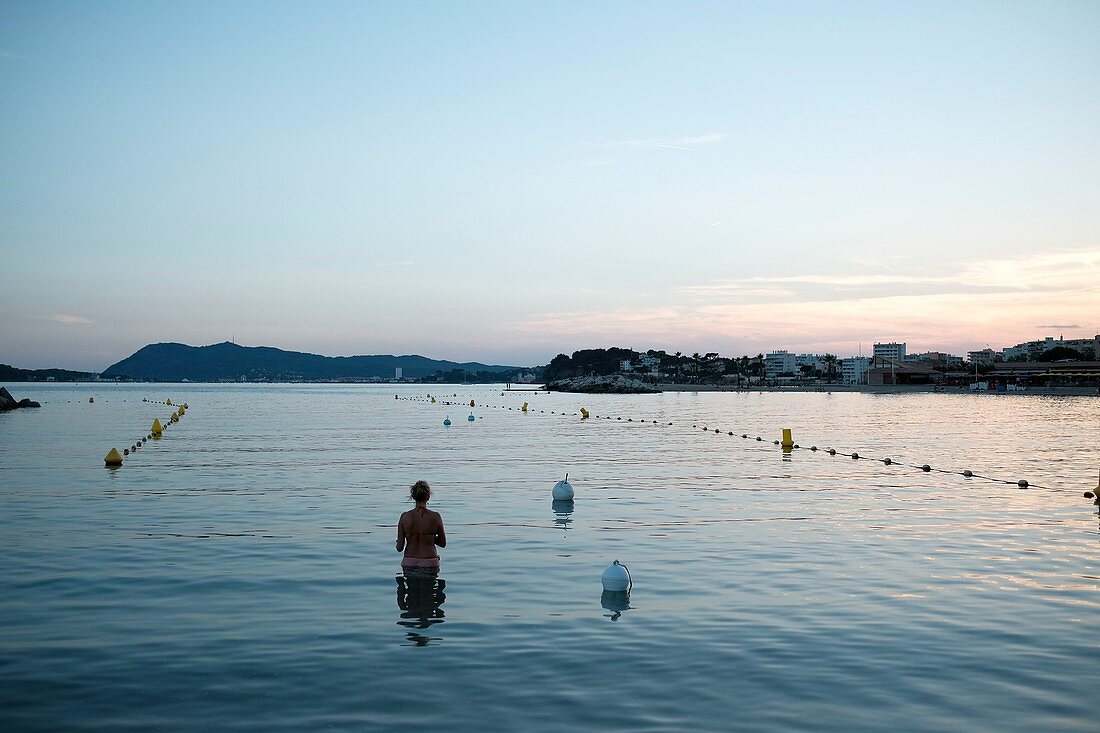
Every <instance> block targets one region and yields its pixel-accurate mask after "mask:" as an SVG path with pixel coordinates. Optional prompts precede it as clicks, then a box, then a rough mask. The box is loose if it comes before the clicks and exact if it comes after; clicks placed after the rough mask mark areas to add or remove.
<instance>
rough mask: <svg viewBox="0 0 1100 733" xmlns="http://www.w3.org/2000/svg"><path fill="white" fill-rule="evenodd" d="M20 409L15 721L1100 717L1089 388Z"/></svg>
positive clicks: (50, 397)
mask: <svg viewBox="0 0 1100 733" xmlns="http://www.w3.org/2000/svg"><path fill="white" fill-rule="evenodd" d="M13 387H14V389H13V390H12V391H13V393H15V396H16V398H22V397H31V398H32V399H37V400H39V401H42V402H43V403H45V404H44V405H43V407H42V409H40V410H20V411H17V412H14V413H9V414H4V415H0V680H2V682H0V729H3V730H7V731H22V730H27V731H33V730H66V731H72V730H111V731H148V730H180V731H200V730H201V731H207V730H225V731H233V730H250V731H251V730H264V731H269V730H276V731H278V730H287V731H291V730H293V731H298V730H387V731H388V730H402V731H407V730H428V729H432V730H456V731H464V730H471V731H473V730H477V731H509V730H520V729H522V730H532V731H578V730H608V731H617V730H621V731H628V730H629V731H683V730H700V731H730V730H746V731H748V730H751V731H880V730H891V729H892V730H902V731H975V730H988V731H1095V730H1096V719H1095V710H1094V705H1093V703H1094V702H1095V698H1096V692H1097V689H1098V688H1097V681H1098V679H1100V678H1098V673H1100V613H1098V610H1100V543H1098V540H1100V527H1098V518H1097V513H1096V508H1095V507H1093V506H1091V504H1090V502H1088V501H1087V500H1085V499H1083V498H1082V497H1081V492H1082V491H1084V490H1086V489H1089V488H1092V487H1093V486H1095V485H1096V483H1097V469H1098V468H1100V450H1098V446H1100V400H1098V399H1097V398H1088V397H1082V398H1072V397H1058V398H1042V397H1027V396H992V395H944V394H934V395H927V394H924V395H860V394H832V395H830V394H714V393H700V394H691V393H679V394H663V395H646V396H600V397H596V396H579V395H540V396H530V395H523V394H508V395H504V396H502V395H501V392H500V389H499V388H491V387H448V388H440V389H438V390H431V391H433V392H439V393H443V392H444V391H446V392H447V393H451V394H454V393H457V394H458V395H459V398H461V400H463V401H465V402H466V404H467V406H465V407H460V406H447V405H439V404H436V405H432V404H428V403H426V402H420V401H414V400H412V399H401V400H395V399H394V394H395V392H396V393H398V394H400V395H402V397H403V398H413V397H423V396H424V395H425V393H426V392H427V391H429V390H427V389H424V388H420V387H415V388H413V387H393V386H388V387H362V386H344V385H339V386H328V385H276V386H269V385H218V386H210V385H117V386H116V385H82V386H69V385H45V386H43V385H13ZM89 396H94V397H95V403H94V404H89V403H88V397H89ZM166 398H171V399H172V400H173V401H174V402H184V401H186V402H187V403H188V404H189V405H190V410H189V411H188V413H187V415H186V416H185V417H184V418H183V419H182V421H181V422H180V423H179V424H178V425H176V426H173V427H172V428H171V429H170V430H169V431H168V432H167V433H166V434H165V437H164V438H163V439H162V440H160V441H156V442H150V443H148V444H147V445H146V447H144V448H143V449H141V450H140V451H138V453H137V455H135V456H132V457H129V458H128V459H127V460H126V464H125V466H124V467H123V468H121V469H119V470H108V469H105V468H104V467H103V460H102V459H103V456H104V454H106V453H107V451H108V450H109V449H110V448H111V447H117V448H118V449H119V450H120V451H121V449H122V448H123V447H128V446H129V445H131V444H132V443H133V442H135V441H136V440H137V439H138V438H139V437H141V436H144V435H145V434H146V433H147V432H148V430H149V425H150V423H151V422H152V420H153V418H154V417H159V418H161V419H162V420H163V419H164V418H165V417H166V416H167V415H169V414H170V413H171V408H168V407H165V406H163V405H157V404H151V403H146V402H143V401H142V400H143V399H149V400H159V401H163V400H165V399H166ZM471 398H472V399H474V400H475V401H476V403H477V407H475V408H473V409H472V410H471V409H470V408H469V407H468V400H469V399H471ZM456 399H457V398H456ZM524 400H527V401H529V402H530V403H531V409H532V411H531V412H530V413H528V414H526V415H524V414H521V413H520V412H519V411H518V407H519V405H520V404H521V403H522V402H523V401H524ZM581 406H585V407H587V408H588V409H589V410H590V411H591V412H592V413H593V415H599V416H600V417H599V418H598V419H597V418H595V417H593V418H592V419H590V420H588V421H585V422H581V421H580V419H579V418H577V417H575V416H574V415H573V413H574V412H576V411H578V409H579V408H580V407H581ZM508 407H511V408H513V409H512V410H508V409H505V408H508ZM471 413H473V414H474V415H475V418H476V419H475V420H474V421H473V422H468V421H467V415H469V414H471ZM558 413H566V414H564V415H562V414H558ZM606 415H610V416H612V417H613V418H617V417H621V418H622V420H617V419H612V420H607V419H605V416H606ZM445 416H450V418H451V419H452V420H453V422H454V424H453V425H452V426H451V427H449V428H444V427H443V425H442V421H443V419H444V417H445ZM628 418H629V419H630V420H631V421H630V422H628V421H627V420H628ZM643 419H644V420H646V421H647V422H645V423H642V422H640V421H641V420H643ZM653 420H656V421H657V424H653V422H652V421H653ZM669 422H672V423H673V424H672V425H668V423H669ZM693 424H694V425H695V426H696V427H695V428H692V425H693ZM704 425H705V426H706V427H707V428H708V432H706V433H704V432H703V430H702V427H703V426H704ZM783 427H790V428H792V429H793V430H794V436H795V440H796V441H797V442H798V443H799V444H801V445H803V446H809V445H811V444H813V445H817V446H820V447H825V446H834V447H836V448H837V449H840V450H842V451H844V452H851V451H852V450H856V451H859V452H860V454H861V455H864V456H867V457H871V458H882V457H891V458H892V459H894V460H895V461H904V462H905V463H910V464H917V465H920V464H924V463H928V464H930V465H931V466H932V467H934V468H943V469H949V470H952V471H956V472H957V471H961V470H963V469H970V470H972V471H974V472H975V473H978V474H982V475H990V476H995V477H998V478H1003V479H1006V480H1011V481H1012V482H1015V481H1016V480H1018V479H1021V478H1022V479H1027V480H1028V481H1030V482H1031V483H1032V484H1034V485H1038V486H1040V487H1042V488H1035V487H1033V488H1030V489H1027V490H1021V489H1019V488H1017V487H1016V485H1015V484H1014V483H1013V484H1006V483H994V482H990V481H985V480H980V479H967V478H964V477H962V476H960V475H958V474H957V473H956V474H943V473H938V472H931V473H925V472H923V471H920V470H917V469H914V468H910V467H907V466H904V465H891V466H886V465H884V464H883V463H882V462H881V461H873V460H858V461H857V460H852V459H851V458H847V457H844V456H839V455H838V456H835V457H834V456H829V455H828V454H826V453H824V452H822V451H819V452H817V453H811V452H809V451H806V450H798V451H794V452H793V453H792V454H784V453H783V452H782V451H781V450H780V449H779V448H778V447H777V446H774V445H772V444H771V442H770V441H771V440H772V439H774V438H778V437H779V431H780V429H781V428H783ZM715 428H718V429H720V430H721V432H720V433H718V434H715V433H714V432H713V431H714V429H715ZM729 431H733V432H734V433H735V435H734V436H729V435H727V433H728V432H729ZM741 433H748V434H749V435H750V439H748V440H746V439H743V438H741V437H740V435H741ZM757 435H760V436H762V437H763V438H764V439H765V440H763V441H761V442H757V441H755V440H753V439H752V438H755V436H757ZM566 472H569V475H570V481H571V482H572V483H573V485H574V486H575V489H576V494H577V496H576V502H575V504H574V505H573V507H572V508H569V507H562V506H558V507H555V506H553V505H552V503H551V497H550V490H551V487H552V486H553V484H554V482H555V481H556V480H558V479H560V478H562V477H563V476H564V474H565V473H566ZM420 478H423V479H427V480H428V481H429V482H431V484H432V485H433V487H434V489H435V492H436V495H435V498H434V499H433V500H432V506H433V508H435V509H437V510H439V511H440V512H441V513H442V514H443V517H444V519H445V521H446V524H447V529H448V535H449V538H450V545H449V546H448V547H447V548H446V549H445V550H443V551H442V553H441V554H442V555H443V567H442V573H441V575H440V580H438V581H420V580H414V581H410V583H408V584H406V585H405V586H404V587H402V585H400V584H399V583H398V582H397V580H396V579H395V576H398V575H400V569H399V554H398V553H397V552H395V550H394V544H393V543H394V536H395V530H394V525H395V522H396V519H397V516H398V515H399V514H400V512H402V511H403V510H405V509H407V508H408V506H409V505H408V504H407V503H406V497H407V487H408V485H409V484H410V483H412V482H413V481H414V480H416V479H420ZM616 558H617V559H619V560H621V561H622V562H624V563H625V564H627V565H628V566H629V568H630V570H631V573H632V575H633V579H634V588H633V592H632V593H631V594H630V596H629V599H623V598H621V597H608V596H605V595H604V594H603V593H602V589H601V584H600V573H601V571H602V570H603V569H604V567H606V566H607V565H608V564H609V563H610V562H611V561H612V560H613V559H616Z"/></svg>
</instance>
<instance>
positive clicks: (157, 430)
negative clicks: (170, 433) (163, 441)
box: [152, 417, 164, 436]
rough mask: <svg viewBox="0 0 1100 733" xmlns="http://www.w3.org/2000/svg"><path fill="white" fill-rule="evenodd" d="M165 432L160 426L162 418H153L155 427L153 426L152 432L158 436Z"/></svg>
mask: <svg viewBox="0 0 1100 733" xmlns="http://www.w3.org/2000/svg"><path fill="white" fill-rule="evenodd" d="M163 432H164V428H162V427H161V426H160V418H156V417H154V418H153V427H152V433H153V435H157V436H159V435H160V434H161V433H163Z"/></svg>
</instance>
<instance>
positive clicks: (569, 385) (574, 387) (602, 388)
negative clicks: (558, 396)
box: [546, 374, 661, 394]
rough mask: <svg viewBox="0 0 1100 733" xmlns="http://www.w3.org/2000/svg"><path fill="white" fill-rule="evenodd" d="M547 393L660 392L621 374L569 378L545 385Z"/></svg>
mask: <svg viewBox="0 0 1100 733" xmlns="http://www.w3.org/2000/svg"><path fill="white" fill-rule="evenodd" d="M546 391H547V392H579V393H582V394H651V393H655V392H660V391H661V390H659V389H657V388H656V387H653V386H651V385H648V384H646V383H645V382H640V381H638V380H637V379H630V378H628V377H624V376H623V375H621V374H613V375H611V376H607V377H570V378H569V379H556V380H554V381H553V382H548V383H547V384H546Z"/></svg>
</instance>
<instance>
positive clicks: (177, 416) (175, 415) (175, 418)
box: [172, 412, 180, 422]
mask: <svg viewBox="0 0 1100 733" xmlns="http://www.w3.org/2000/svg"><path fill="white" fill-rule="evenodd" d="M179 419H180V414H179V413H178V412H173V413H172V422H179Z"/></svg>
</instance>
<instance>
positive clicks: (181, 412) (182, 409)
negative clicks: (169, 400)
mask: <svg viewBox="0 0 1100 733" xmlns="http://www.w3.org/2000/svg"><path fill="white" fill-rule="evenodd" d="M176 412H178V413H179V414H181V415H182V414H184V413H185V412H187V408H186V407H184V406H183V405H180V409H178V410H176Z"/></svg>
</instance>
